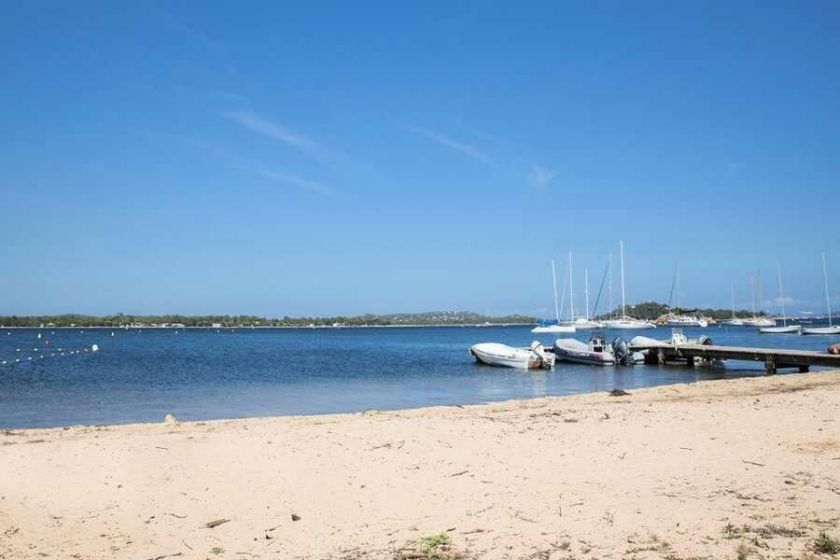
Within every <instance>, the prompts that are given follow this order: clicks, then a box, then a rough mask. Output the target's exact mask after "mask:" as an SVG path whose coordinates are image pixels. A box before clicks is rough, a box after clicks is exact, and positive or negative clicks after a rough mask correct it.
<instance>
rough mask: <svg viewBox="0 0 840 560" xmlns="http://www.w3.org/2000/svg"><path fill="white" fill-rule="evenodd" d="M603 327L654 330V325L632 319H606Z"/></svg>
mask: <svg viewBox="0 0 840 560" xmlns="http://www.w3.org/2000/svg"><path fill="white" fill-rule="evenodd" d="M604 326H605V327H606V328H608V329H622V330H631V329H655V328H656V325H654V324H653V323H651V322H650V321H642V320H641V319H634V318H632V317H622V318H621V319H607V320H606V321H604Z"/></svg>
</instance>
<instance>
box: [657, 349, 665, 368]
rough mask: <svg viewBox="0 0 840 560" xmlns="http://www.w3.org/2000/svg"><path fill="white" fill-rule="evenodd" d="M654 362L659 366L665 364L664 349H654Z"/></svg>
mask: <svg viewBox="0 0 840 560" xmlns="http://www.w3.org/2000/svg"><path fill="white" fill-rule="evenodd" d="M656 363H657V365H660V366H664V365H665V350H663V349H662V348H659V349H658V350H657V351H656Z"/></svg>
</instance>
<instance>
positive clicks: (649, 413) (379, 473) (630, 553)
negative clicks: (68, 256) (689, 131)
mask: <svg viewBox="0 0 840 560" xmlns="http://www.w3.org/2000/svg"><path fill="white" fill-rule="evenodd" d="M838 464H840V371H821V372H817V373H809V374H792V375H783V376H762V377H751V378H739V379H732V380H723V381H699V382H693V383H688V384H673V385H664V386H658V387H652V388H645V389H638V390H631V391H630V394H629V395H626V396H620V397H611V396H609V395H608V394H606V393H603V392H601V393H590V394H582V395H572V396H562V397H540V398H535V399H527V400H509V401H503V402H497V403H490V404H481V405H466V406H445V407H430V408H419V409H408V410H397V411H385V412H380V411H366V412H362V413H344V414H326V415H313V416H280V417H266V418H250V419H234V420H212V421H204V422H183V423H163V422H161V423H154V424H123V425H114V426H74V427H67V428H48V429H42V428H35V429H23V430H5V431H2V432H0V489H2V490H0V503H2V504H3V507H2V508H0V525H2V526H3V527H2V528H3V532H0V557H4V556H5V557H8V558H19V557H33V556H37V555H38V554H48V555H50V556H59V557H68V556H71V555H72V554H78V555H80V556H81V557H83V558H138V557H139V558H156V557H161V558H163V557H167V556H170V557H174V556H178V555H180V556H183V557H186V558H216V557H218V558H246V557H248V558H249V557H257V558H274V557H283V558H358V557H363V558H392V559H393V558H400V554H403V552H405V551H407V552H405V554H404V556H403V557H408V556H409V555H410V553H411V551H417V550H419V549H420V547H422V545H423V539H424V538H425V537H430V536H435V535H439V534H441V533H443V534H445V535H447V539H448V540H449V541H450V543H451V544H450V545H449V546H451V548H452V550H453V551H458V552H459V553H462V554H463V557H464V558H522V557H528V556H532V555H533V556H532V557H534V558H567V557H571V556H574V557H586V556H587V555H592V556H591V557H601V558H603V557H611V556H613V557H616V556H620V557H637V558H664V557H671V558H689V557H734V556H736V555H737V554H738V551H739V550H740V548H739V547H741V548H743V549H744V550H745V551H747V554H748V556H750V555H755V556H754V557H756V558H757V557H758V556H757V554H758V553H760V554H761V555H765V556H766V555H768V554H769V555H777V556H778V555H786V556H787V555H792V556H793V557H794V558H800V557H801V558H806V557H807V556H806V555H807V554H809V550H810V549H809V547H810V546H811V545H812V543H813V541H814V539H815V538H816V536H817V534H818V533H819V531H821V530H827V531H828V532H829V533H832V534H833V535H834V536H835V537H840V529H838V527H840V475H838V474H837V471H838V468H837V465H838ZM292 514H294V516H295V517H296V518H297V519H296V520H293V518H292ZM221 519H224V520H226V521H225V522H224V523H223V524H220V525H218V526H216V527H214V528H208V527H206V524H207V523H208V522H213V521H217V520H221ZM214 551H215V552H214ZM401 551H402V552H401Z"/></svg>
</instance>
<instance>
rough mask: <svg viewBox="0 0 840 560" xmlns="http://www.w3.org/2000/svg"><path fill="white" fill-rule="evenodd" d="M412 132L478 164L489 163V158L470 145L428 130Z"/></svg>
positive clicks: (422, 129)
mask: <svg viewBox="0 0 840 560" xmlns="http://www.w3.org/2000/svg"><path fill="white" fill-rule="evenodd" d="M412 130H413V131H414V132H416V133H417V134H420V135H421V136H425V137H426V138H428V139H429V140H432V141H433V142H437V143H438V144H440V145H441V146H445V147H447V148H450V149H452V150H455V151H456V152H461V153H462V154H464V155H465V156H468V157H471V158H473V159H475V160H478V161H480V162H483V163H490V158H489V157H488V156H487V154H485V153H484V152H482V151H481V150H479V149H478V148H476V147H475V146H473V145H472V144H467V143H465V142H460V141H458V140H454V139H452V138H450V137H449V136H446V135H444V134H441V133H439V132H435V131H433V130H428V129H426V128H413V129H412Z"/></svg>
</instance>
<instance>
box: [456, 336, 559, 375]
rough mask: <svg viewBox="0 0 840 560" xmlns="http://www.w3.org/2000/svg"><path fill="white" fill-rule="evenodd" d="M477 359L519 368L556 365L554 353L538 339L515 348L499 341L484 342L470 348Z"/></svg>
mask: <svg viewBox="0 0 840 560" xmlns="http://www.w3.org/2000/svg"><path fill="white" fill-rule="evenodd" d="M470 354H471V355H472V356H474V357H475V359H476V361H478V362H481V363H483V364H487V365H490V366H500V367H511V368H519V369H540V368H543V369H548V368H551V367H552V366H553V365H554V354H552V353H551V352H546V350H545V348H543V345H542V344H540V343H539V342H537V341H534V342H532V343H531V346H530V347H529V348H514V347H513V346H508V345H507V344H499V343H497V342H483V343H480V344H475V345H473V346H472V347H471V348H470Z"/></svg>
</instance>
